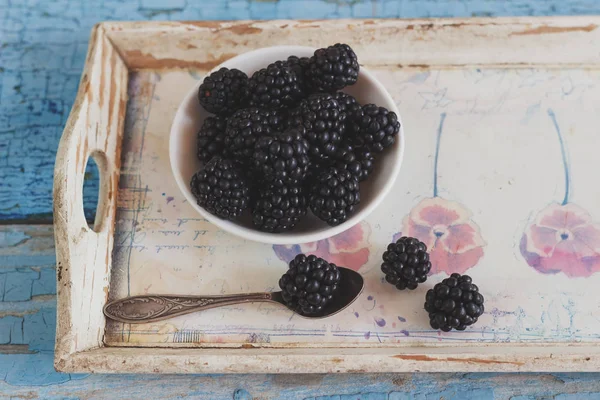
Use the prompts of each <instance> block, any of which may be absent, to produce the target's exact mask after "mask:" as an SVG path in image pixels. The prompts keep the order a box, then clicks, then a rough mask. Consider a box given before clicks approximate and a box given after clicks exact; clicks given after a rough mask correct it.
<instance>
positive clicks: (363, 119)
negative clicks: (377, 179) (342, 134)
mask: <svg viewBox="0 0 600 400" xmlns="http://www.w3.org/2000/svg"><path fill="white" fill-rule="evenodd" d="M348 129H349V132H348V133H349V136H350V138H351V140H352V141H353V142H354V144H355V146H357V147H364V148H366V149H369V150H371V151H373V152H375V153H380V152H382V151H383V150H384V149H385V148H387V147H390V146H391V145H393V144H394V142H395V141H396V136H397V135H398V132H400V122H399V121H398V116H397V115H396V113H395V112H393V111H388V110H387V109H386V108H384V107H379V106H376V105H375V104H366V105H364V106H362V107H361V108H360V109H359V110H357V111H356V112H355V113H354V114H353V115H352V116H351V120H350V121H349V122H348Z"/></svg>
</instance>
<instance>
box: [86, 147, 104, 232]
mask: <svg viewBox="0 0 600 400" xmlns="http://www.w3.org/2000/svg"><path fill="white" fill-rule="evenodd" d="M106 167H107V160H106V156H105V155H104V153H102V152H100V151H94V152H92V153H91V154H90V156H89V158H88V160H87V164H86V166H85V172H84V175H83V188H82V192H83V193H82V197H83V214H84V215H85V219H86V221H87V224H88V227H89V228H90V229H92V230H93V231H95V232H100V231H101V230H102V226H103V221H104V219H105V218H104V210H105V205H106V200H107V199H106V193H107V191H108V188H107V187H106V184H107V182H106V179H105V178H104V176H105V175H106V174H104V173H103V172H104V171H106Z"/></svg>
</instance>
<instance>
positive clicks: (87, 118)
mask: <svg viewBox="0 0 600 400" xmlns="http://www.w3.org/2000/svg"><path fill="white" fill-rule="evenodd" d="M127 75H128V71H127V68H126V67H125V64H124V63H123V61H122V60H121V58H120V56H119V55H118V53H117V52H116V50H115V49H114V47H113V46H112V44H111V43H110V42H109V40H108V38H107V37H106V35H105V34H104V30H103V28H102V26H101V25H98V26H96V27H95V28H94V29H93V30H92V35H91V38H90V48H89V51H88V55H87V60H86V66H85V69H84V72H83V75H82V77H81V82H80V84H79V92H78V94H77V99H76V101H75V104H74V106H73V109H72V110H71V114H70V116H69V119H68V120H67V124H66V127H65V131H64V133H63V136H62V138H61V141H60V144H59V148H58V153H57V156H56V166H55V170H54V229H55V232H56V234H55V242H56V250H57V251H56V253H57V259H58V271H57V275H58V282H57V284H58V290H57V292H58V310H59V313H58V326H57V337H58V338H59V340H58V341H57V343H56V359H57V360H60V359H62V358H64V357H68V356H69V355H70V354H72V353H75V352H77V351H81V350H88V349H90V348H94V347H99V346H101V345H102V336H103V334H104V328H103V327H104V315H103V314H102V307H103V306H104V303H105V302H106V299H107V297H108V282H109V281H110V269H109V265H110V262H111V250H112V243H113V240H114V235H113V231H114V219H115V213H116V207H117V204H116V193H117V186H118V183H119V174H120V166H121V151H120V149H121V141H122V135H123V126H124V123H125V122H124V120H125V107H126V103H127ZM90 157H93V158H94V160H95V161H96V163H97V164H98V166H99V170H100V184H99V189H100V193H101V194H100V198H99V200H98V209H97V213H96V220H95V223H94V226H93V229H90V227H88V224H87V222H86V220H85V216H84V213H83V196H82V192H81V188H82V187H83V180H84V176H85V175H84V174H85V166H86V164H87V161H88V159H89V158H90Z"/></svg>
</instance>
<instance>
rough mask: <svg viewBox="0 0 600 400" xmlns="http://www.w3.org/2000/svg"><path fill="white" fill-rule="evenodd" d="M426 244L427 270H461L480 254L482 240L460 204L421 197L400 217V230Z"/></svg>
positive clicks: (476, 227)
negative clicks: (402, 217)
mask: <svg viewBox="0 0 600 400" xmlns="http://www.w3.org/2000/svg"><path fill="white" fill-rule="evenodd" d="M400 236H412V237H415V238H417V239H419V240H420V241H422V242H423V243H425V245H426V246H427V249H428V251H429V257H430V260H431V272H430V274H431V275H433V274H436V273H438V272H445V273H447V274H448V275H450V274H452V273H454V272H457V273H459V274H462V273H464V272H465V271H466V270H468V269H469V268H471V267H473V266H475V265H476V264H477V262H478V261H479V259H480V258H481V257H482V256H483V246H485V244H486V243H485V241H484V240H483V238H482V237H481V234H480V232H479V227H478V226H477V224H475V223H474V222H473V221H471V213H470V212H469V211H468V210H467V209H466V208H465V207H463V206H462V205H461V204H459V203H457V202H455V201H449V200H445V199H442V198H440V197H433V198H427V199H423V200H422V201H421V202H420V203H419V204H417V205H416V206H415V207H414V208H413V209H412V210H411V212H410V214H409V215H407V216H406V217H405V218H404V221H403V226H402V232H401V233H398V234H397V235H395V237H394V240H397V239H398V238H399V237H400Z"/></svg>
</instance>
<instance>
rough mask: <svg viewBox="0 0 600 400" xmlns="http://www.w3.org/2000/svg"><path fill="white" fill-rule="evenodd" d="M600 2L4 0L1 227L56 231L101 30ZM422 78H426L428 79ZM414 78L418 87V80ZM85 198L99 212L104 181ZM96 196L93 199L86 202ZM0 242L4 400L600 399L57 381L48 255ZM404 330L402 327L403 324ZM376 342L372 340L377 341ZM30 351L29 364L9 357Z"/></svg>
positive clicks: (571, 392) (235, 383)
mask: <svg viewBox="0 0 600 400" xmlns="http://www.w3.org/2000/svg"><path fill="white" fill-rule="evenodd" d="M594 14H600V2H597V1H593V0H546V1H544V0H530V1H524V0H504V1H489V0H463V1H460V2H458V1H453V0H398V1H396V0H372V1H371V0H369V1H367V0H313V1H311V2H310V3H308V2H305V1H302V0H271V1H269V0H262V1H248V0H225V1H219V0H213V1H210V2H194V1H186V0H173V1H166V0H132V1H128V0H103V1H101V2H86V1H84V0H55V1H48V2H43V1H38V0H28V1H27V2H26V1H14V0H13V1H10V0H8V1H7V0H0V37H1V40H0V223H1V222H2V221H14V220H19V221H27V222H30V223H35V222H40V221H41V222H44V223H50V222H51V219H52V214H51V213H52V204H51V202H52V174H53V168H54V159H55V156H56V148H57V146H58V141H59V139H60V135H61V133H62V129H63V127H64V124H65V122H66V119H67V117H68V113H69V110H70V108H71V105H72V103H73V100H74V98H75V93H76V90H77V85H78V83H79V78H80V73H81V69H82V67H83V62H84V59H85V55H86V51H87V41H88V38H89V33H90V30H91V28H92V26H93V25H94V24H95V23H97V22H99V21H103V20H112V19H115V20H141V19H153V20H197V19H271V18H308V19H321V18H351V17H367V18H368V17H387V18H397V17H402V18H421V17H468V16H511V15H594ZM423 74H427V73H423ZM423 74H420V75H415V77H413V79H414V80H415V81H418V80H421V79H423V76H424V75H423ZM88 176H89V177H90V178H91V179H90V180H89V182H86V184H85V189H84V203H85V213H86V216H87V217H88V218H91V216H92V215H93V213H94V211H95V204H96V200H97V195H96V193H97V185H98V183H97V179H96V178H97V170H93V169H92V170H91V171H89V175H88ZM88 189H89V190H88ZM27 239H28V237H27V236H26V235H24V234H3V236H0V315H1V316H0V398H31V397H39V398H43V399H76V398H80V397H79V396H80V395H81V396H84V395H86V394H88V393H92V395H90V396H92V397H106V396H107V394H110V398H115V399H125V398H126V399H134V398H136V399H145V398H148V396H149V395H150V394H152V395H153V397H155V398H164V399H167V398H172V399H174V398H181V397H189V398H207V399H232V398H233V399H235V400H247V399H252V398H273V399H307V400H313V399H314V400H317V399H318V400H356V399H361V400H407V399H416V400H429V399H436V400H437V399H442V398H443V399H445V400H450V399H461V400H463V399H464V400H470V399H482V400H486V399H504V398H511V399H513V400H533V399H536V400H537V399H555V400H574V399H581V400H591V399H594V400H595V399H600V383H599V382H600V374H582V373H572V374H537V375H536V374H526V375H524V374H511V375H502V374H458V373H456V374H428V375H424V374H383V375H375V374H369V375H365V374H361V375H326V376H323V375H297V376H291V377H286V376H275V375H237V376H230V375H210V376H207V375H195V376H177V377H174V376H167V377H160V376H151V375H139V376H134V375H118V376H106V375H91V376H88V375H71V374H62V373H57V372H55V371H54V368H53V354H52V350H53V346H54V335H55V333H54V332H55V324H56V322H55V320H56V307H55V300H54V299H53V297H52V295H54V294H55V293H56V278H55V269H54V267H53V266H54V263H55V259H54V254H53V252H32V251H25V250H24V251H23V252H22V253H20V254H13V253H9V252H7V251H5V250H6V249H7V248H8V247H9V246H14V245H15V244H17V243H19V242H21V241H23V240H27ZM398 320H399V321H401V322H404V318H403V317H400V316H399V317H398ZM374 336H375V334H374ZM6 345H8V346H23V347H26V349H23V350H22V352H23V354H5V353H8V352H9V351H17V352H18V351H20V350H18V348H17V350H14V347H6Z"/></svg>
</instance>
